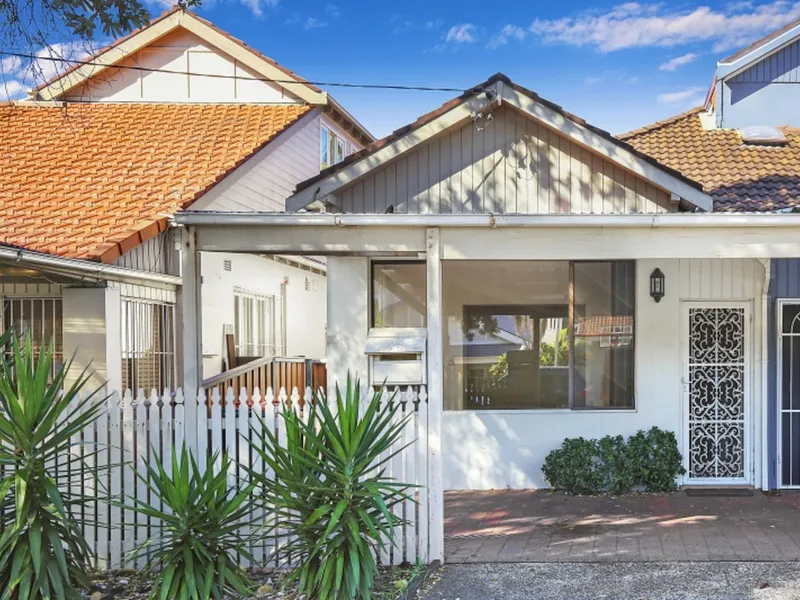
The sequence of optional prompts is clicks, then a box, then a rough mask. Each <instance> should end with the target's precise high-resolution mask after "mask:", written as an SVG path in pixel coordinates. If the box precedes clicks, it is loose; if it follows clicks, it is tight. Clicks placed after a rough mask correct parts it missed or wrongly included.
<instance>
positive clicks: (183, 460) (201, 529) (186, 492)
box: [133, 445, 254, 600]
mask: <svg viewBox="0 0 800 600" xmlns="http://www.w3.org/2000/svg"><path fill="white" fill-rule="evenodd" d="M178 455H179V456H178ZM153 462H154V464H153V465H148V466H147V473H137V474H136V475H137V477H138V478H139V479H140V480H141V481H142V482H143V483H144V484H145V485H146V486H147V488H148V489H149V490H150V497H151V501H150V503H148V502H143V501H141V500H137V501H136V504H135V505H134V506H133V509H134V510H136V511H137V512H139V513H140V514H142V515H145V516H148V517H151V518H153V519H155V520H157V521H158V522H159V523H160V525H161V533H160V535H159V536H158V537H157V538H151V539H150V540H148V541H147V542H145V543H144V544H142V545H141V546H139V547H138V548H136V550H135V551H134V555H133V556H134V557H135V556H137V555H139V554H141V553H143V552H146V551H148V552H151V553H152V554H151V556H152V559H153V561H154V562H155V563H156V564H157V565H158V566H159V568H160V570H159V571H158V573H157V574H156V575H155V578H154V581H153V588H152V592H151V594H150V597H151V598H153V599H156V598H157V599H159V600H209V599H210V598H214V599H215V600H219V599H221V598H223V595H224V594H226V593H232V594H233V593H236V594H240V595H242V596H248V595H250V589H251V587H252V584H251V582H250V580H249V579H248V578H247V576H246V575H245V574H244V572H243V571H242V570H241V569H240V568H239V567H238V556H242V557H246V558H247V559H248V560H250V561H253V560H254V558H253V557H252V556H251V555H250V553H249V552H248V551H247V549H246V547H247V544H248V541H249V539H247V538H245V537H244V536H242V535H241V534H240V533H239V530H240V527H241V526H242V525H246V524H248V521H251V522H252V519H251V518H250V515H252V513H253V505H252V503H251V502H250V501H251V500H252V497H251V493H252V491H253V486H252V484H249V485H246V486H244V488H243V489H242V490H241V491H239V492H238V493H237V492H236V491H235V490H232V489H230V488H229V486H228V481H227V478H228V472H229V469H230V468H231V462H230V460H229V459H228V457H227V456H225V455H223V456H221V457H220V456H219V454H214V456H212V457H210V458H209V461H208V464H207V465H206V468H205V469H203V470H200V468H199V467H198V466H197V463H196V462H195V460H194V457H193V456H191V455H190V454H189V453H188V452H187V450H186V446H185V445H184V446H183V447H182V448H181V450H180V452H176V453H175V454H174V455H173V456H172V464H171V469H170V470H167V469H165V468H164V465H163V463H162V462H161V460H160V458H158V457H156V458H155V459H154V461H153ZM156 500H157V501H159V502H161V504H162V506H163V508H162V509H161V510H158V509H155V508H153V507H152V506H151V505H152V504H157V502H154V501H156ZM237 555H238V556H237Z"/></svg>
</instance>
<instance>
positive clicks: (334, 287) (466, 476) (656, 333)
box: [328, 258, 764, 489]
mask: <svg viewBox="0 0 800 600" xmlns="http://www.w3.org/2000/svg"><path fill="white" fill-rule="evenodd" d="M656 267H658V268H660V269H661V270H662V271H663V272H664V274H665V276H666V296H665V297H664V298H663V299H662V300H661V302H659V303H656V302H654V301H653V300H652V299H651V298H650V295H649V277H650V273H651V272H652V271H653V269H655V268H656ZM763 276H764V270H763V267H762V265H761V264H760V263H759V262H758V261H757V260H752V259H702V260H699V259H682V260H679V259H654V260H639V261H637V264H636V277H637V280H636V297H637V308H636V342H635V343H636V357H635V360H636V375H635V396H636V407H635V409H633V410H614V411H611V410H593V411H592V410H584V411H570V410H527V411H526V410H515V411H458V410H446V411H445V412H444V417H443V460H444V469H443V477H444V489H502V488H507V487H510V488H542V487H547V483H546V482H545V481H544V478H543V476H542V472H541V466H542V463H543V461H544V458H545V456H546V455H547V453H548V452H550V451H551V450H553V449H555V448H557V447H558V446H560V444H561V443H562V441H563V440H564V438H566V437H576V436H584V437H602V436H604V435H607V434H612V435H617V434H623V435H630V434H633V433H635V432H636V431H638V430H639V429H647V428H650V427H652V426H658V427H661V428H663V429H667V430H670V431H673V432H675V434H676V436H677V437H678V439H679V440H681V439H682V433H683V411H682V405H683V396H682V393H683V390H682V384H681V373H682V363H681V360H682V358H681V344H682V339H681V336H682V332H681V301H682V300H736V301H741V300H744V301H749V302H751V304H752V311H753V322H752V328H751V332H750V333H751V335H750V343H751V361H750V375H751V386H750V390H751V395H750V401H751V407H750V429H751V432H752V433H751V435H752V442H753V443H752V451H753V455H752V459H751V461H750V462H751V466H752V467H753V476H752V480H753V482H754V483H755V484H756V485H759V483H760V480H761V469H760V465H761V460H760V448H761V436H760V431H761V429H762V426H761V420H760V415H761V398H760V390H761V383H760V369H761V365H760V359H761V347H760V340H761V312H760V299H761V293H762V285H763V283H764V279H763ZM368 293H369V266H368V261H367V259H364V258H332V259H330V262H329V268H328V311H329V312H328V319H329V360H328V372H329V381H330V382H331V383H333V382H334V381H336V379H337V378H338V379H340V380H343V378H344V377H345V376H346V374H347V370H348V369H350V370H357V371H359V372H364V373H365V372H366V368H367V362H366V358H365V357H364V350H363V349H364V346H365V344H366V338H367V331H368V320H367V319H368V313H369V311H368V306H369V303H368Z"/></svg>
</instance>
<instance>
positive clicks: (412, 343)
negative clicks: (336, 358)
mask: <svg viewBox="0 0 800 600" xmlns="http://www.w3.org/2000/svg"><path fill="white" fill-rule="evenodd" d="M426 346H427V339H426V337H425V330H424V329H372V330H370V333H369V337H368V338H367V348H366V353H367V356H368V358H369V383H370V385H383V384H384V383H385V384H386V385H423V384H425V383H427V377H426V375H427V365H426V353H425V348H426Z"/></svg>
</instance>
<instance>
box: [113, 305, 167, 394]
mask: <svg viewBox="0 0 800 600" xmlns="http://www.w3.org/2000/svg"><path fill="white" fill-rule="evenodd" d="M121 316H122V321H121V322H122V387H123V388H130V389H131V390H134V391H135V390H138V389H143V390H146V391H147V392H149V391H150V390H152V389H156V390H159V391H162V390H164V388H169V389H174V388H175V386H176V384H177V381H176V376H175V374H176V365H175V305H173V304H167V303H160V302H152V301H148V300H139V299H132V298H123V299H122V315H121Z"/></svg>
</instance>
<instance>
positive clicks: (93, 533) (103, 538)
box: [50, 386, 431, 570]
mask: <svg viewBox="0 0 800 600" xmlns="http://www.w3.org/2000/svg"><path fill="white" fill-rule="evenodd" d="M374 391H375V390H374V389H372V388H364V389H363V391H362V396H361V397H362V406H363V403H364V399H367V398H371V397H372V396H371V394H372V393H373V392H374ZM313 396H314V394H313V393H312V390H311V388H306V389H305V390H304V391H303V393H302V394H300V392H299V391H298V389H297V388H294V389H293V390H292V391H291V393H288V392H287V390H286V389H285V388H281V389H280V390H279V391H278V393H277V394H275V393H274V392H273V390H272V389H271V388H268V389H267V390H266V391H265V392H264V393H263V394H262V393H261V391H260V390H259V389H258V388H255V389H253V390H252V392H250V391H248V390H244V389H242V390H240V393H239V395H238V396H236V395H235V394H234V392H233V390H232V389H229V390H228V392H227V393H226V395H225V396H224V397H223V398H221V397H220V393H219V391H218V390H214V392H213V393H212V396H211V402H210V404H209V403H208V401H207V394H206V392H205V391H203V390H202V389H201V390H199V392H198V395H197V398H196V399H195V400H193V401H195V402H197V403H198V407H197V408H198V410H197V415H198V418H197V422H196V423H188V422H186V419H185V418H184V415H185V412H186V410H185V409H186V406H185V403H186V402H188V401H189V400H188V399H186V398H184V396H183V393H182V391H181V390H180V389H178V390H176V391H175V392H174V393H173V392H170V391H169V390H165V391H164V392H163V393H162V394H160V395H159V394H158V393H157V392H156V391H155V390H153V391H152V392H151V393H150V395H146V394H145V393H144V392H143V391H142V390H139V392H138V393H137V394H136V395H135V396H134V395H133V394H132V392H131V391H130V390H127V391H125V392H124V393H123V394H122V396H121V397H120V395H119V394H118V393H113V394H111V395H110V396H109V397H108V399H107V409H106V410H105V411H104V413H103V414H102V415H101V416H100V418H99V419H97V421H96V422H95V423H94V425H93V426H92V427H89V428H87V429H85V430H84V431H83V432H82V433H81V434H80V435H77V436H75V437H74V438H73V440H72V443H71V446H70V448H71V453H72V455H73V456H74V457H81V458H82V462H81V463H80V464H81V467H80V473H77V472H70V470H69V469H70V468H72V469H75V468H76V467H75V466H74V465H73V466H72V467H70V466H69V465H70V463H68V462H67V461H66V458H65V459H64V460H63V461H61V460H59V461H58V462H59V464H56V465H50V467H51V468H52V472H54V473H55V474H56V478H57V480H58V481H57V482H58V484H59V485H60V486H62V487H63V486H67V485H70V486H72V490H71V491H72V492H73V493H74V494H83V495H85V496H89V497H90V500H89V501H88V502H86V503H85V504H83V505H82V506H81V507H80V508H78V509H77V510H78V515H77V516H78V517H79V518H80V519H81V521H82V522H83V523H84V535H85V537H86V540H87V542H88V544H89V546H90V547H91V549H92V550H93V552H94V555H95V557H96V567H97V568H98V569H101V570H105V569H118V568H122V567H127V568H137V569H141V568H143V567H144V566H145V565H146V564H147V561H148V555H147V554H146V553H145V554H142V555H140V556H139V557H137V558H136V560H135V561H131V560H130V559H129V558H130V553H131V551H132V550H133V549H134V548H136V547H137V546H138V545H140V544H142V543H143V542H145V541H147V540H149V539H157V538H158V536H159V525H158V523H157V522H156V521H155V520H153V519H151V518H148V517H145V516H143V515H141V514H138V513H136V512H134V511H132V510H128V509H126V508H121V507H119V506H117V505H115V504H113V503H110V502H108V501H107V500H108V499H109V498H110V499H113V500H119V501H120V502H124V503H126V504H128V505H130V504H132V503H133V500H134V499H135V500H138V501H141V502H145V503H148V504H150V505H151V506H153V507H154V508H156V509H161V506H160V505H159V502H158V500H157V499H156V498H153V497H151V494H150V493H149V491H148V488H147V485H146V484H145V482H144V481H143V480H142V479H141V478H139V477H137V473H142V474H146V472H147V469H146V467H147V465H148V464H153V462H152V459H153V456H154V453H156V454H157V455H158V456H160V458H161V461H162V463H163V464H164V465H165V468H166V469H170V466H171V462H172V455H173V453H174V452H175V449H176V448H180V447H181V445H182V442H183V441H184V440H185V439H186V431H187V428H189V427H197V433H198V435H197V440H198V447H197V448H196V450H195V457H196V460H197V462H198V465H199V466H200V468H201V469H202V468H203V467H205V465H206V464H207V461H208V460H209V458H210V457H211V456H213V455H214V454H215V453H216V452H218V451H222V452H225V453H226V454H227V455H228V456H229V457H230V458H231V461H232V462H231V469H230V472H229V475H228V481H229V486H230V487H231V488H238V486H239V485H240V484H241V481H242V479H243V476H244V474H245V472H246V471H245V470H246V469H247V468H248V467H250V468H253V469H259V470H260V469H264V465H262V464H261V460H260V457H259V456H258V455H257V454H256V453H251V451H250V444H249V441H248V439H252V435H251V425H257V426H258V421H259V419H260V420H262V421H264V422H265V423H267V424H268V426H269V427H271V428H272V430H273V432H274V433H275V436H276V439H277V440H279V443H285V441H286V438H285V433H284V430H283V427H284V424H283V420H282V417H281V413H282V412H283V411H285V410H287V409H289V408H290V407H296V408H298V409H299V410H301V411H304V410H305V407H306V406H308V405H310V402H311V401H312V397H313ZM332 401H333V400H332V399H331V402H332ZM382 401H383V402H395V403H398V404H399V405H400V408H399V410H398V411H397V412H396V413H395V419H396V420H397V422H398V423H399V422H402V421H403V420H404V419H408V420H407V421H406V425H405V427H404V428H403V430H402V435H401V436H400V439H399V440H398V441H397V443H396V444H395V446H394V447H393V448H392V450H391V452H394V450H397V449H399V448H403V447H406V449H405V450H404V451H403V452H400V453H398V454H396V455H395V456H394V457H392V458H391V460H389V462H388V463H387V464H386V465H385V466H384V468H385V471H386V475H387V476H389V477H391V478H393V479H395V480H396V481H402V482H404V483H409V484H412V485H414V486H417V487H415V488H414V489H412V490H411V492H410V493H409V495H410V496H411V497H412V500H408V501H405V502H403V503H401V504H398V505H396V506H395V507H394V508H393V511H394V513H395V514H396V515H398V516H399V517H401V518H403V519H404V520H405V524H404V525H402V526H398V527H397V528H396V530H395V532H394V533H395V545H394V546H391V545H389V544H386V549H385V550H383V551H381V552H380V553H379V556H378V559H379V561H380V562H381V563H382V564H385V565H390V564H391V565H399V564H402V563H411V564H414V563H416V562H418V561H421V562H423V563H428V562H429V561H428V557H429V540H428V531H429V527H430V512H431V511H430V507H429V502H428V485H427V477H428V445H427V439H428V436H427V426H428V397H427V394H426V390H425V387H424V386H421V387H409V388H404V389H399V388H393V389H390V390H386V391H384V394H383V396H382ZM77 406H78V402H77V400H75V406H74V407H73V409H72V410H71V411H70V413H71V414H76V409H77ZM91 498H96V499H91ZM414 500H415V501H414ZM252 516H253V518H254V519H255V520H256V523H255V524H254V525H252V526H251V527H252V528H257V527H260V526H259V523H261V524H264V525H265V526H267V527H269V528H274V529H273V531H274V532H276V533H277V535H275V534H273V535H272V536H268V535H266V534H264V535H263V536H262V535H258V536H256V537H255V539H254V541H253V543H252V544H251V546H250V548H249V551H250V554H251V555H252V556H253V557H254V558H255V561H256V564H255V565H251V564H249V562H248V560H247V559H246V558H245V557H244V556H240V557H239V558H240V565H241V566H242V567H250V566H269V567H286V566H291V564H292V557H291V556H288V555H287V553H286V552H284V551H282V548H283V546H285V544H286V541H287V539H288V538H287V537H286V535H287V534H286V531H285V530H284V529H282V528H281V523H280V522H276V521H275V518H276V517H275V515H274V514H272V513H270V512H269V511H265V510H263V509H257V508H256V509H254V514H253V515H252ZM242 533H245V534H246V533H252V531H250V529H248V526H247V525H243V529H242Z"/></svg>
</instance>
